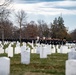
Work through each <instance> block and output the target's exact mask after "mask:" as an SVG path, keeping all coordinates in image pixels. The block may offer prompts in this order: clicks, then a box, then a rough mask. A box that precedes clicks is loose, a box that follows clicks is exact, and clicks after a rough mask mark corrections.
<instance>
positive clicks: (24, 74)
mask: <svg viewBox="0 0 76 75" xmlns="http://www.w3.org/2000/svg"><path fill="white" fill-rule="evenodd" d="M1 56H7V55H6V54H0V57H1ZM10 60H11V65H10V69H11V70H10V75H65V61H66V60H67V54H57V53H56V54H51V55H48V58H47V59H40V57H39V54H31V62H30V64H29V65H25V64H21V56H20V54H18V55H14V57H13V58H10Z"/></svg>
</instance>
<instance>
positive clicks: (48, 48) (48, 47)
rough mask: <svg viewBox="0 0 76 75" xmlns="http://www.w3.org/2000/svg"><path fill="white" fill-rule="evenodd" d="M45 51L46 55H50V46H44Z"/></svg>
mask: <svg viewBox="0 0 76 75" xmlns="http://www.w3.org/2000/svg"><path fill="white" fill-rule="evenodd" d="M46 51H47V54H48V55H50V54H51V45H46Z"/></svg>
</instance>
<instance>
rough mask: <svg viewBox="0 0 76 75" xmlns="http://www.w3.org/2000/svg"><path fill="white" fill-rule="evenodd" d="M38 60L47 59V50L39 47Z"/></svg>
mask: <svg viewBox="0 0 76 75" xmlns="http://www.w3.org/2000/svg"><path fill="white" fill-rule="evenodd" d="M40 58H47V48H46V47H43V46H41V47H40Z"/></svg>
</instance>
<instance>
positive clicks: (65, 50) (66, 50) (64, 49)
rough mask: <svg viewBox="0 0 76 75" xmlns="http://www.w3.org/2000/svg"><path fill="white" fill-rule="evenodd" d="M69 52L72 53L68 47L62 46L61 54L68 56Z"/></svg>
mask: <svg viewBox="0 0 76 75" xmlns="http://www.w3.org/2000/svg"><path fill="white" fill-rule="evenodd" d="M68 52H70V49H68V46H66V45H62V46H61V47H60V53H64V54H66V53H68Z"/></svg>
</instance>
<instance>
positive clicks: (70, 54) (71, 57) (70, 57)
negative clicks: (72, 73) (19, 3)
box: [68, 51, 76, 60]
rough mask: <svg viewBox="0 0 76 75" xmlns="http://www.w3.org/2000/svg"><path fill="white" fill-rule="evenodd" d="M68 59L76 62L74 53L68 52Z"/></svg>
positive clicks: (75, 52) (75, 53)
mask: <svg viewBox="0 0 76 75" xmlns="http://www.w3.org/2000/svg"><path fill="white" fill-rule="evenodd" d="M68 59H75V60H76V51H71V52H69V53H68Z"/></svg>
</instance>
